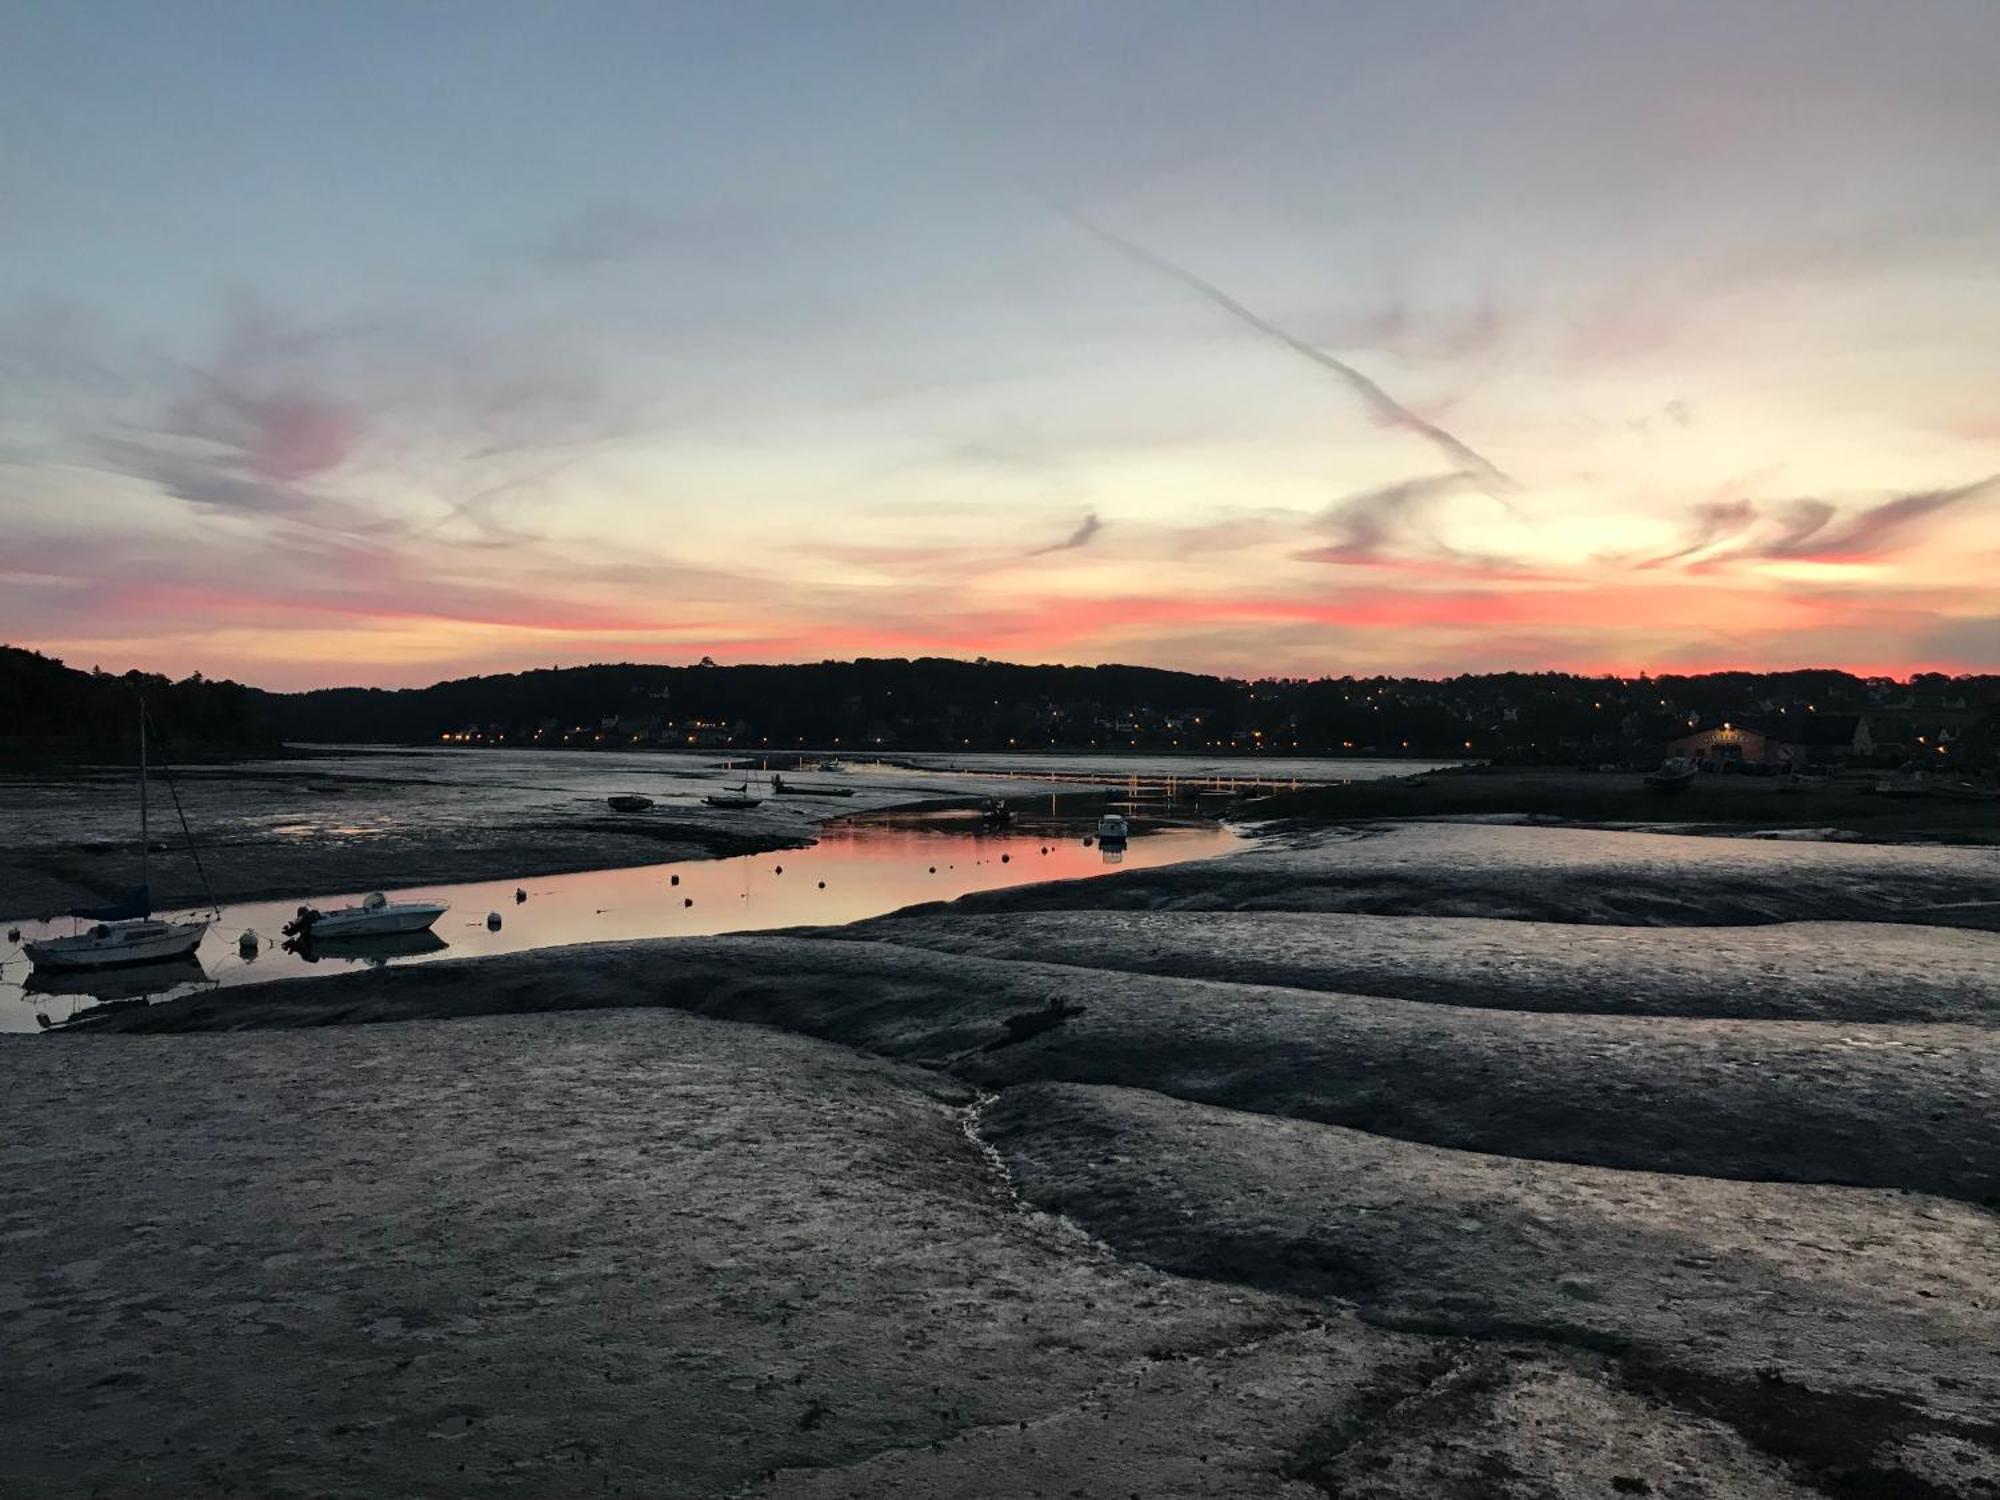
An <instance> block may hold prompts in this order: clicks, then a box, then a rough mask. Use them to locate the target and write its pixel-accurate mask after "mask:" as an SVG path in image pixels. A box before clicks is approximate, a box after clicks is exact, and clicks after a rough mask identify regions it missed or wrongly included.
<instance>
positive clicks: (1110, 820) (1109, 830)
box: [1097, 813, 1132, 848]
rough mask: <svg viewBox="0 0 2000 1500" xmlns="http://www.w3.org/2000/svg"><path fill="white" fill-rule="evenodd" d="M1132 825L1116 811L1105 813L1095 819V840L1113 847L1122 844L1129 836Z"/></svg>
mask: <svg viewBox="0 0 2000 1500" xmlns="http://www.w3.org/2000/svg"><path fill="white" fill-rule="evenodd" d="M1131 833H1132V825H1131V824H1129V823H1127V822H1126V821H1125V820H1124V818H1122V817H1120V816H1119V815H1118V814H1117V813H1106V814H1105V815H1104V816H1103V817H1101V818H1099V819H1098V820H1097V842H1098V843H1100V844H1108V845H1111V846H1112V847H1113V848H1116V847H1117V846H1118V845H1120V844H1123V843H1124V842H1125V840H1126V839H1127V838H1129V837H1130V836H1131Z"/></svg>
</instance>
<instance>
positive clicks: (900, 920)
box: [0, 827, 2000, 1500]
mask: <svg viewBox="0 0 2000 1500" xmlns="http://www.w3.org/2000/svg"><path fill="white" fill-rule="evenodd" d="M1996 899H2000V854H1996V853H1994V852H1993V851H1988V850H1979V849H1917V848H1882V847H1876V846H1860V845H1799V846H1781V845H1772V844H1757V843H1743V842H1740V841H1718V840H1702V839H1685V838H1670V837H1665V836H1661V835H1650V834H1630V833H1627V834H1619V833H1588V832H1577V831H1567V830H1550V829H1518V828H1514V829H1509V828H1498V829H1471V830H1468V829H1465V828H1463V827H1459V828H1449V829H1445V830H1439V829H1436V828H1426V827H1407V828H1394V829H1388V830H1377V831H1375V832H1372V833H1370V834H1369V835H1368V836H1366V837H1355V836H1350V835H1347V834H1342V833H1337V832H1335V833H1327V832H1322V833H1318V834H1314V835H1311V836H1303V835H1301V836H1296V837H1293V838H1291V839H1289V840H1287V841H1284V842H1281V843H1278V844H1276V845H1274V846H1272V847H1269V848H1266V849H1261V850H1258V851H1256V852H1253V853H1249V854H1245V855H1242V856H1237V857H1233V858H1229V859H1225V860H1220V861H1212V862H1208V863H1204V864H1200V865H1195V866H1187V867H1171V868H1165V869H1157V870H1145V871H1134V872H1131V873H1129V874H1123V875H1117V876H1112V877H1109V878H1106V879H1101V880H1096V881H1090V882H1080V883H1075V884H1070V885H1052V886H1031V887H1021V888H1016V889H1013V890H1009V891H998V892H991V893H988V894H985V895H981V896H977V897H969V898H967V899H965V900H962V901H960V902H956V903H953V904H951V905H949V906H938V907H930V908H919V909H916V910H913V911H908V912H904V913H901V914H898V915H896V916H893V917H889V918H883V919H879V920H877V921H875V922H872V923H866V924H862V925H860V926H857V927H854V928H848V929H842V930H838V931H835V932H829V933H817V934H807V933H776V934H764V935H752V936H742V937H718V938H705V939H687V940H682V941H671V942H649V943H626V944H613V945H601V946H594V947H588V948H579V949H569V950H562V951H560V952H544V953H536V954H524V955H516V956H510V957H505V958H494V959H487V960H476V961H469V962H462V963H460V962H454V963H439V964H433V965H430V966H427V967H422V968H411V969H404V970H391V971H387V972H384V973H380V974H373V975H357V976H351V977H342V978H334V979H326V980H310V981H295V982H289V983H284V984H275V985H270V986H265V987H251V988H244V989H240V990H236V991H233V992H228V993H225V994H216V995H211V996H197V997H191V998H189V999H187V1000H182V1001H176V1002H173V1003H170V1004H167V1005H162V1006H156V1007H152V1008H149V1009H142V1010H133V1011H127V1012H121V1013H117V1014H114V1015H112V1016H110V1017H107V1018H106V1020H105V1022H104V1023H103V1024H102V1025H101V1026H98V1027H95V1028H93V1029H92V1032H90V1033H85V1034H81V1035H76V1036H65V1037H51V1038H48V1039H45V1040H43V1041H40V1042H24V1043H17V1044H15V1045H11V1046H5V1047H0V1068H4V1069H5V1070H6V1073H7V1075H8V1076H7V1077H6V1078H5V1080H4V1086H5V1087H6V1088H7V1090H8V1097H9V1098H10V1099H13V1100H17V1101H19V1108H18V1113H19V1117H20V1119H21V1121H22V1122H23V1123H22V1125H21V1126H20V1127H19V1128H17V1129H16V1130H14V1131H13V1132H12V1133H11V1134H10V1135H9V1136H8V1137H7V1138H5V1139H4V1140H0V1180H4V1182H5V1185H6V1188H7V1196H6V1199H5V1205H6V1206H5V1209H4V1213H5V1215H6V1217H5V1220H4V1223H0V1328H4V1331H5V1336H6V1337H7V1339H8V1341H9V1345H10V1348H14V1347H18V1348H20V1349H22V1350H23V1351H25V1357H23V1358H22V1359H20V1360H17V1361H15V1362H14V1364H15V1366H16V1367H15V1368H10V1369H9V1370H8V1371H7V1372H6V1375H5V1377H4V1378H5V1380H6V1381H7V1385H6V1388H5V1389H4V1390H0V1410H5V1411H6V1412H7V1413H8V1414H9V1417H8V1420H9V1422H10V1426H11V1430H12V1431H13V1432H14V1433H15V1434H18V1435H19V1439H20V1440H19V1441H16V1442H14V1443H12V1444H10V1445H8V1457H7V1458H6V1459H5V1460H4V1462H5V1463H6V1464H8V1465H11V1466H12V1467H11V1468H8V1469H6V1470H4V1471H0V1477H4V1481H5V1482H6V1483H7V1484H11V1485H12V1486H13V1492H16V1493H23V1494H37V1495H69V1494H77V1495H82V1494H89V1493H92V1492H93V1486H96V1485H99V1484H100V1483H101V1484H103V1485H105V1486H107V1487H109V1488H111V1489H112V1490H114V1491H115V1489H116V1485H115V1483H113V1480H114V1479H115V1478H116V1477H118V1476H122V1475H129V1474H131V1473H134V1472H144V1473H148V1474H152V1475H155V1476H158V1477H159V1481H160V1483H162V1484H164V1485H165V1486H166V1487H167V1488H168V1489H170V1490H171V1489H175V1488H178V1489H182V1490H185V1489H188V1488H201V1487H203V1486H206V1487H207V1488H210V1489H213V1490H217V1491H218V1492H224V1493H229V1492H239V1493H258V1494H264V1493H276V1494H300V1495H304V1494H335V1495H339V1494H353V1495H357V1496H358V1495H364V1494H380V1493H402V1492H410V1493H425V1494H462V1495H477V1494H495V1493H520V1494H547V1493H555V1492H562V1493H604V1492H618V1491H619V1490H621V1489H622V1490H623V1492H624V1493H628V1494H641V1495H690V1496H694V1495H701V1496H707V1495H717V1496H719V1495H726V1494H748V1495H755V1496H806V1495H812V1496H825V1495H852V1496H862V1495H871V1496H872V1495H879V1494H884V1493H895V1492H898V1491H900V1492H903V1493H909V1494H913V1495H935V1494H967V1495H990V1496H995V1497H999V1496H1008V1497H1015V1496H1018V1497H1027V1496H1031V1495H1036V1494H1045V1495H1066V1494H1077V1493H1081V1494H1084V1495H1092V1496H1094V1495H1099V1494H1108V1495H1125V1494H1135V1493H1136V1494H1141V1495H1145V1496H1148V1497H1151V1496H1155V1495H1181V1494H1186V1495H1201V1494H1214V1495H1257V1496H1263V1495H1271V1496H1287V1497H1299V1500H1317V1497H1323V1496H1325V1495H1330V1494H1338V1495H1341V1496H1391V1495H1394V1496H1432V1495H1467V1496H1471V1495H1481V1496H1483V1495H1502V1496H1523V1497H1525V1496H1543V1495H1559V1496H1577V1497H1582V1496H1602V1495H1617V1494H1654V1495H1674V1496H1737V1495H1740V1496H1753V1495H1757V1496H1761V1495H1780V1496H1787V1495H1799V1496H1809V1495H1819V1496H1831V1497H1861V1496H1887V1495H1895V1496H1904V1495H1909V1496H1917V1497H1935V1496H1966V1497H1972V1496H1979V1495H1992V1494H1994V1493H1996V1491H2000V1417H1997V1416H1996V1414H2000V1366H1996V1365H1995V1364H1994V1362H1993V1359H1992V1350H1993V1349H1994V1348H1995V1347H1996V1346H2000V1257H1997V1256H1996V1250H1995V1246H1996V1245H2000V1165H1996V1164H2000V1025H1996V1021H2000V936H1996V935H1995V934H1993V933H1992V932H1990V931H1986V930H1982V928H1983V926H1984V925H1985V923H1984V922H1983V920H1982V919H1981V918H1980V916H1979V913H1981V912H1983V911H1984V910H1986V909H1987V907H1986V905H1984V904H1990V903H1992V902H1994V901H1995V900H1996ZM1746 902H1747V903H1748V908H1747V910H1746V909H1745V908H1744V903H1746ZM1983 903H1984V904H1983ZM1566 906H1567V907H1569V908H1571V910H1570V912H1569V915H1568V917H1567V919H1565V917H1564V915H1563V913H1564V909H1565V907H1566ZM1883 918H1887V919H1890V920H1889V921H1886V922H1885V921H1883V920H1880V919H1883ZM1946 921H1952V922H1954V923H1955V925H1944V923H1945V922H1946ZM1704 981H1706V982H1704ZM370 1022H374V1023H398V1024H372V1025H370V1024H361V1023H370ZM141 1031H151V1032H155V1033H162V1032H178V1033H189V1034H180V1035H119V1034H116V1033H119V1032H128V1033H129V1032H141ZM192 1033H206V1034H192ZM222 1033H226V1034H222ZM169 1442H171V1446H168V1443H169ZM458 1464H465V1465H466V1467H465V1468H464V1469H463V1470H461V1469H459V1468H458V1467H457V1465H458ZM232 1486H233V1489H232Z"/></svg>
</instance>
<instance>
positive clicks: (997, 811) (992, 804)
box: [979, 797, 1014, 828]
mask: <svg viewBox="0 0 2000 1500" xmlns="http://www.w3.org/2000/svg"><path fill="white" fill-rule="evenodd" d="M979 826H980V827H981V828H1012V827H1013V826H1014V813H1013V810H1012V809H1011V808H1009V807H1008V806H1007V804H1006V802H1005V801H1004V800H1003V799H1001V798H999V797H988V798H987V799H986V802H985V804H984V805H983V806H982V807H981V808H980V809H979Z"/></svg>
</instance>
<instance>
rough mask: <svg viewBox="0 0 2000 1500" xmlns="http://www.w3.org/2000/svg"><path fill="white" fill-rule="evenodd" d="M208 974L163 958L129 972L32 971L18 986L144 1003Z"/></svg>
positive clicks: (190, 962)
mask: <svg viewBox="0 0 2000 1500" xmlns="http://www.w3.org/2000/svg"><path fill="white" fill-rule="evenodd" d="M207 978H208V971H207V970H206V969H204V968H203V967H202V966H201V960H200V959H198V958H195V957H194V956H192V955H189V956H188V957H186V958H171V959H163V960H161V961H160V962H159V963H152V964H134V965H133V966H132V967H131V968H129V969H108V970H101V971H99V972H97V973H92V972H90V971H89V970H81V971H79V970H63V969H55V970H48V969H35V970H32V971H30V973H29V974H28V977H27V979H26V980H25V981H24V982H23V984H22V986H21V987H22V989H24V990H25V991H26V992H27V993H28V994H30V995H70V996H75V997H78V998H87V999H92V1000H107V1001H116V1000H145V999H150V998H151V997H152V996H154V995H158V994H163V993H165V992H166V991H167V990H172V989H178V988H180V987H181V986H182V985H184V984H201V983H202V982H203V981H205V980H206V979H207Z"/></svg>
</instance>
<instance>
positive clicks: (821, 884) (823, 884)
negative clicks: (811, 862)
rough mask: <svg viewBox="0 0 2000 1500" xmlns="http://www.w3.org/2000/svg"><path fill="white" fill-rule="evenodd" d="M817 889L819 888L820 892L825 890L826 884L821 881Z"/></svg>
mask: <svg viewBox="0 0 2000 1500" xmlns="http://www.w3.org/2000/svg"><path fill="white" fill-rule="evenodd" d="M819 888H820V889H821V890H825V889H826V882H825V881H824V880H822V881H821V882H820V883H819Z"/></svg>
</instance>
